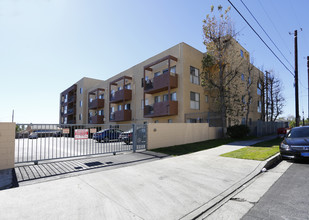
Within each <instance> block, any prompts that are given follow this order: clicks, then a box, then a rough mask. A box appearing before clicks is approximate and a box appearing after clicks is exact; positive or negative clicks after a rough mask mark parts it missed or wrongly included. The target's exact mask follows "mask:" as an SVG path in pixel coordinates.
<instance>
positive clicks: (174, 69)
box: [170, 66, 176, 74]
mask: <svg viewBox="0 0 309 220" xmlns="http://www.w3.org/2000/svg"><path fill="white" fill-rule="evenodd" d="M170 73H171V74H175V73H176V66H172V67H171V68H170Z"/></svg>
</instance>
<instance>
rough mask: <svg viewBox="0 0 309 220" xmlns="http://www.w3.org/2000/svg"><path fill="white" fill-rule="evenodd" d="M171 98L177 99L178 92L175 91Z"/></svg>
mask: <svg viewBox="0 0 309 220" xmlns="http://www.w3.org/2000/svg"><path fill="white" fill-rule="evenodd" d="M171 100H172V101H177V94H176V92H173V93H172V94H171Z"/></svg>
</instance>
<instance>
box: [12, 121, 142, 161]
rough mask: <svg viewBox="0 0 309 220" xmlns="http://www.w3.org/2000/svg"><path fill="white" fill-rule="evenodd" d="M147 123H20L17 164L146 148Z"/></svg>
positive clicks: (16, 147)
mask: <svg viewBox="0 0 309 220" xmlns="http://www.w3.org/2000/svg"><path fill="white" fill-rule="evenodd" d="M146 140H147V128H146V127H145V125H131V124H121V125H106V124H102V125H92V124H89V125H75V124H74V125H73V124H72V125H68V124H66V125H59V124H18V125H17V127H16V136H15V163H22V162H36V161H40V160H51V159H59V158H68V157H78V156H87V155H95V154H106V153H114V154H115V153H117V152H124V151H136V150H140V149H146V144H147V141H146Z"/></svg>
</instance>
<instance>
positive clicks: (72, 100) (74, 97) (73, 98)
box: [68, 95, 76, 103]
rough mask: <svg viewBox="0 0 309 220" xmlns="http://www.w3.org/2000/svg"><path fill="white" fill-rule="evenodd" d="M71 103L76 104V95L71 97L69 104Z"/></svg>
mask: <svg viewBox="0 0 309 220" xmlns="http://www.w3.org/2000/svg"><path fill="white" fill-rule="evenodd" d="M71 102H76V96H75V95H73V96H69V98H68V103H71Z"/></svg>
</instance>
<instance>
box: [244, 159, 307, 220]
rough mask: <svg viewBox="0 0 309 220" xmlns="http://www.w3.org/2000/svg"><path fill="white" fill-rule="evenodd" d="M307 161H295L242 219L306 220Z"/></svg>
mask: <svg viewBox="0 0 309 220" xmlns="http://www.w3.org/2000/svg"><path fill="white" fill-rule="evenodd" d="M308 186H309V161H297V162H296V163H293V164H292V165H291V166H290V167H289V169H288V170H287V171H286V172H285V173H284V174H283V175H282V176H281V177H280V178H279V179H278V181H277V182H276V183H275V184H274V185H273V186H272V187H271V188H270V189H269V191H268V192H267V193H265V195H264V196H263V197H262V198H261V199H260V201H259V202H258V203H257V204H256V205H255V206H254V207H253V208H252V209H251V210H250V211H249V212H248V213H247V214H246V215H245V216H244V217H243V218H242V219H244V220H247V219H248V220H249V219H272V220H274V219H308V218H309V209H308V207H309V199H308V198H309V187H308Z"/></svg>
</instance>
